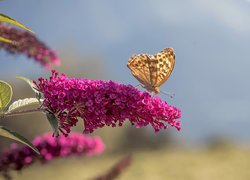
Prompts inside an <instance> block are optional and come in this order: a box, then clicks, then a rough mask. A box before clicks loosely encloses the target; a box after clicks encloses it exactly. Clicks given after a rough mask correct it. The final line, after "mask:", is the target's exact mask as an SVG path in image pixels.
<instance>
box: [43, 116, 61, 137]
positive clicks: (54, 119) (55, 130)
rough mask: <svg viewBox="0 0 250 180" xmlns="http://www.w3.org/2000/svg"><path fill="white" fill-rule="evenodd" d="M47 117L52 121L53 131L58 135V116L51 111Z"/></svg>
mask: <svg viewBox="0 0 250 180" xmlns="http://www.w3.org/2000/svg"><path fill="white" fill-rule="evenodd" d="M46 116H47V119H48V121H49V123H50V126H51V127H52V129H53V133H54V134H55V135H56V136H57V135H58V126H59V124H58V119H57V118H56V116H55V115H54V114H51V113H46Z"/></svg>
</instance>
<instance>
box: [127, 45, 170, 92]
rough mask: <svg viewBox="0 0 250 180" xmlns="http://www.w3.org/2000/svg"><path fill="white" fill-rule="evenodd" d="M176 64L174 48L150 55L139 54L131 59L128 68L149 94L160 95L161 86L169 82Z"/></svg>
mask: <svg viewBox="0 0 250 180" xmlns="http://www.w3.org/2000/svg"><path fill="white" fill-rule="evenodd" d="M174 64H175V54H174V50H173V48H166V49H164V50H163V51H161V52H159V53H157V54H154V55H150V54H137V55H134V56H132V57H131V58H129V60H128V65H127V66H128V68H129V69H130V70H131V73H132V75H133V76H134V77H135V78H136V79H137V80H138V81H139V82H140V83H141V84H142V86H143V87H144V88H145V89H146V90H147V91H149V92H154V93H156V94H158V93H160V86H161V85H162V84H163V83H164V82H165V81H167V79H168V78H169V76H170V74H171V72H172V71H173V68H174Z"/></svg>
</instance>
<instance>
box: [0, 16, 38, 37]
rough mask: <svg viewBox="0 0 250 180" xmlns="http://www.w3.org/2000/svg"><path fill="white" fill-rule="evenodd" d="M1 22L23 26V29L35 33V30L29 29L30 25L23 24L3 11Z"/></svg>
mask: <svg viewBox="0 0 250 180" xmlns="http://www.w3.org/2000/svg"><path fill="white" fill-rule="evenodd" d="M0 22H6V23H9V24H13V25H15V26H18V27H20V28H23V29H25V30H27V31H29V32H32V33H33V31H32V30H31V29H29V28H28V27H26V26H24V25H23V24H21V23H20V22H18V21H16V20H15V19H12V18H11V17H9V16H7V15H5V14H2V13H0Z"/></svg>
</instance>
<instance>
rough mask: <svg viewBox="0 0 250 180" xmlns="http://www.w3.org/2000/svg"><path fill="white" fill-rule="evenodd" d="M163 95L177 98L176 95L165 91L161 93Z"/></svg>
mask: <svg viewBox="0 0 250 180" xmlns="http://www.w3.org/2000/svg"><path fill="white" fill-rule="evenodd" d="M161 93H162V94H165V95H167V96H170V98H173V97H174V96H175V93H170V92H165V91H161Z"/></svg>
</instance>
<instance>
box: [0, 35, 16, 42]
mask: <svg viewBox="0 0 250 180" xmlns="http://www.w3.org/2000/svg"><path fill="white" fill-rule="evenodd" d="M0 41H3V42H5V43H12V42H13V41H11V40H9V39H6V38H4V37H1V36H0Z"/></svg>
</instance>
